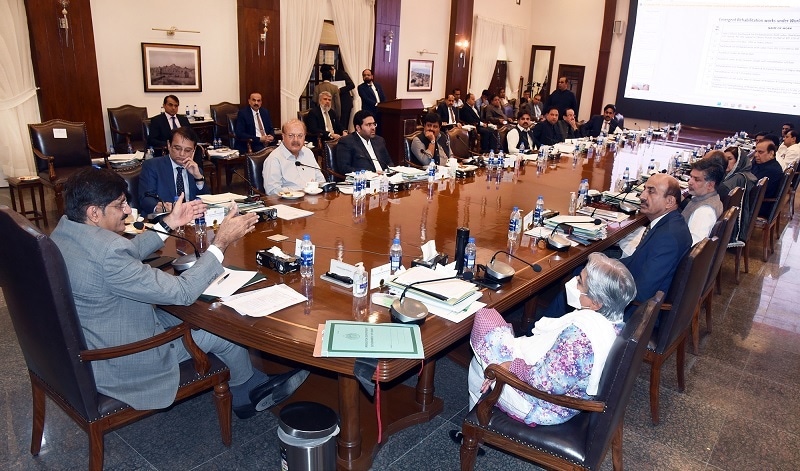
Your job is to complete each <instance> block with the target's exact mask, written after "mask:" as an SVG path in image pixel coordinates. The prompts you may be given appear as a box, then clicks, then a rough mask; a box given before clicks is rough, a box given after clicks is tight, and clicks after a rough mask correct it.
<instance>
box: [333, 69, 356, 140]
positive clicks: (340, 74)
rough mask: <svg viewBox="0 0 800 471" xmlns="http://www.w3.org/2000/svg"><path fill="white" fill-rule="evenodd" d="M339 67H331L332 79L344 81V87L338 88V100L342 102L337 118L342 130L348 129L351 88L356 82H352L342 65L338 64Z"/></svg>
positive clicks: (351, 106)
mask: <svg viewBox="0 0 800 471" xmlns="http://www.w3.org/2000/svg"><path fill="white" fill-rule="evenodd" d="M339 66H340V67H341V68H340V69H339V70H336V69H333V70H332V72H333V80H334V81H338V82H344V87H342V88H340V89H339V102H341V104H342V113H341V114H340V115H339V119H340V120H341V122H342V128H344V130H345V131H346V130H348V129H350V115H351V114H352V112H353V90H354V89H355V88H356V84H355V83H353V79H351V78H350V76H349V75H348V74H347V72H346V71H345V70H344V66H343V65H342V64H339Z"/></svg>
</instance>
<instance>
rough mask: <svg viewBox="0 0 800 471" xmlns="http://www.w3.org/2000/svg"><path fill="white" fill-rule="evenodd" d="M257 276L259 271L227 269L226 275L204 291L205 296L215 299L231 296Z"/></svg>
mask: <svg viewBox="0 0 800 471" xmlns="http://www.w3.org/2000/svg"><path fill="white" fill-rule="evenodd" d="M257 274H258V272H257V271H245V270H231V269H230V268H226V269H225V273H223V274H222V276H220V277H219V278H217V279H216V280H214V281H212V282H211V284H210V285H209V286H208V288H206V290H205V291H203V295H204V296H212V297H214V298H221V297H224V296H230V295H232V294H233V293H235V292H236V291H238V290H239V289H240V288H242V287H243V286H244V285H246V284H247V283H248V282H249V281H250V280H252V279H253V277H254V276H256V275H257Z"/></svg>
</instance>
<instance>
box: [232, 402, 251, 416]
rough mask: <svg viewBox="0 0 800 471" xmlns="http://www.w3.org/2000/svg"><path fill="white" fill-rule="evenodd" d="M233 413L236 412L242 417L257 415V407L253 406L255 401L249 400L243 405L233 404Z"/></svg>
mask: <svg viewBox="0 0 800 471" xmlns="http://www.w3.org/2000/svg"><path fill="white" fill-rule="evenodd" d="M233 413H234V414H236V417H239V418H240V419H249V418H250V417H252V416H254V415H256V408H255V407H253V403H251V402H248V403H247V404H245V405H243V406H238V407H237V406H233Z"/></svg>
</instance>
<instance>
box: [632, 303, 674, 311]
mask: <svg viewBox="0 0 800 471" xmlns="http://www.w3.org/2000/svg"><path fill="white" fill-rule="evenodd" d="M631 304H633V305H634V306H641V305H642V304H645V303H642V302H639V301H631ZM660 310H661V311H664V312H669V311H671V310H672V303H661V309H660Z"/></svg>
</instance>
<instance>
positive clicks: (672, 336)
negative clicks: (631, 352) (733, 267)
mask: <svg viewBox="0 0 800 471" xmlns="http://www.w3.org/2000/svg"><path fill="white" fill-rule="evenodd" d="M719 243H720V240H719V239H717V238H716V237H715V238H713V239H709V238H705V239H703V240H701V241H700V242H698V243H697V244H695V245H694V247H692V249H691V250H690V251H689V252H688V253H687V254H686V255H684V256H683V258H682V259H681V261H680V263H679V264H678V268H677V270H676V271H675V276H674V278H672V285H671V286H670V288H669V293H668V294H667V301H669V302H671V303H672V309H670V310H669V312H667V313H665V314H663V315H662V317H661V322H660V324H659V326H658V333H657V336H656V346H655V351H656V353H663V352H664V351H666V349H667V347H669V346H670V345H671V344H672V343H673V342H674V341H675V340H676V339H677V338H678V337H679V336H680V335H681V334H682V333H683V332H684V331H686V330H687V329H688V328H689V323H690V322H691V321H692V317H693V316H694V310H695V308H696V307H697V303H698V302H700V296H701V295H702V294H703V293H702V291H703V287H704V285H705V282H706V278H707V277H708V272H709V270H711V262H712V261H713V260H714V255H715V254H716V252H717V245H718V244H719Z"/></svg>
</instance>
